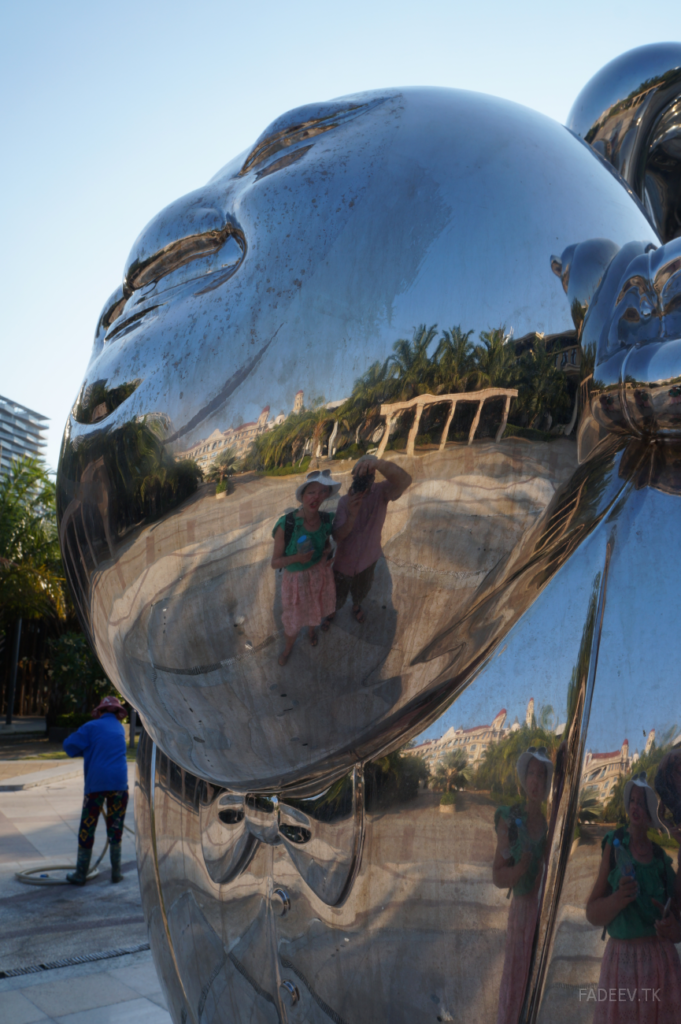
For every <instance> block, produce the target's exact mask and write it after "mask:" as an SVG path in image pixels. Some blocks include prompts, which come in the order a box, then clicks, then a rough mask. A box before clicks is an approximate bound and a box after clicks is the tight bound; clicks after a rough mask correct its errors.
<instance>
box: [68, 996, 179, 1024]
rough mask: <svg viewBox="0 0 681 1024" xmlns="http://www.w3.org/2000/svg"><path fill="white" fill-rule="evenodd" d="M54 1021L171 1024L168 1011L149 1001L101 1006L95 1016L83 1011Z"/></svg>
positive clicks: (69, 1023)
mask: <svg viewBox="0 0 681 1024" xmlns="http://www.w3.org/2000/svg"><path fill="white" fill-rule="evenodd" d="M54 1020H55V1021H56V1024H131V1022H134V1024H172V1019H171V1016H170V1014H169V1013H168V1011H167V1010H163V1009H162V1008H161V1007H160V1006H158V1005H157V1004H156V1003H153V1002H151V1001H150V1000H149V999H136V1000H134V1001H133V1002H126V1003H117V1004H116V1005H114V1006H102V1007H100V1008H99V1009H98V1010H97V1011H96V1016H95V1015H94V1014H93V1013H92V1011H90V1010H85V1011H83V1012H81V1013H70V1014H67V1016H65V1017H55V1018H54Z"/></svg>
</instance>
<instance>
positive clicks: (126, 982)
mask: <svg viewBox="0 0 681 1024" xmlns="http://www.w3.org/2000/svg"><path fill="white" fill-rule="evenodd" d="M0 1021H2V1022H3V1024H34V1022H45V1024H50V1022H54V1024H171V1018H170V1014H169V1013H168V1011H167V1010H166V1009H165V1003H164V1000H163V994H162V993H161V988H160V985H159V983H158V978H157V976H156V970H155V968H154V964H153V962H152V959H151V953H150V952H148V951H147V952H142V953H132V954H129V955H127V956H122V957H117V958H116V959H115V960H104V961H99V962H97V963H93V964H81V965H79V966H77V967H62V968H59V969H58V970H53V971H43V972H41V973H40V974H27V975H24V976H22V977H19V978H5V979H3V980H0Z"/></svg>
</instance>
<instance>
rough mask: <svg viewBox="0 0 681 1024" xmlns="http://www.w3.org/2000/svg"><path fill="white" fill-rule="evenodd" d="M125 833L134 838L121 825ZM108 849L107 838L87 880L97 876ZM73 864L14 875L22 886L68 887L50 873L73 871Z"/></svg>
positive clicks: (19, 872) (50, 866)
mask: <svg viewBox="0 0 681 1024" xmlns="http://www.w3.org/2000/svg"><path fill="white" fill-rule="evenodd" d="M123 828H124V829H125V831H126V832H129V833H130V835H131V836H134V834H135V833H134V832H133V830H132V829H131V828H128V826H127V825H125V824H124V825H123ZM108 849H109V840H108V838H107V840H106V843H105V844H104V849H103V850H102V852H101V853H100V855H99V857H98V859H97V860H96V861H95V863H94V864H93V865H92V867H91V868H90V870H89V871H88V873H87V877H88V880H89V879H91V878H96V877H97V875H98V874H99V865H100V864H101V863H102V860H103V859H104V854H105V853H106V851H107V850H108ZM75 870H76V865H75V864H45V865H43V866H42V867H39V868H28V869H27V870H26V871H17V872H16V873H15V875H14V877H15V878H16V880H17V882H23V883H24V885H69V884H70V883H69V882H68V880H67V879H66V878H50V876H49V872H50V871H75Z"/></svg>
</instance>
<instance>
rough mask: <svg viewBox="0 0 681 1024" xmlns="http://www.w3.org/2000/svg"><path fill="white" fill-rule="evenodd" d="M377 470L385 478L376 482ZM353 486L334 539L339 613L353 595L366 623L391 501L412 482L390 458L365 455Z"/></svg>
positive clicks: (354, 607) (354, 606) (344, 499)
mask: <svg viewBox="0 0 681 1024" xmlns="http://www.w3.org/2000/svg"><path fill="white" fill-rule="evenodd" d="M376 470H378V472H379V473H380V474H381V475H382V476H384V477H385V479H384V480H381V481H380V482H379V483H376V480H375V478H376ZM352 477H353V480H352V487H351V488H350V491H349V492H348V494H344V495H343V497H342V498H341V499H340V501H339V502H338V508H337V510H336V518H335V521H334V530H333V536H334V539H335V541H336V543H337V545H338V547H337V550H336V559H335V562H334V566H333V568H334V576H335V580H336V611H338V609H339V608H342V607H343V605H344V604H345V602H346V600H347V597H348V594H351V595H352V614H353V615H354V617H355V618H356V619H357V621H358V622H364V612H363V610H362V602H363V601H364V599H365V598H366V596H367V594H368V593H369V591H370V590H371V584H372V583H373V580H374V569H375V568H376V562H377V561H378V559H379V558H380V557H381V554H382V551H381V532H382V530H383V524H384V522H385V515H386V511H387V507H388V502H389V501H397V499H398V498H399V497H401V495H402V494H404V492H405V491H406V489H407V487H408V486H409V484H410V483H411V477H410V476H409V473H405V471H404V470H403V469H400V467H399V466H396V465H395V463H394V462H388V461H387V460H386V459H376V458H374V456H373V455H364V456H363V457H362V458H361V459H359V461H358V462H357V464H356V465H355V468H354V469H353V471H352Z"/></svg>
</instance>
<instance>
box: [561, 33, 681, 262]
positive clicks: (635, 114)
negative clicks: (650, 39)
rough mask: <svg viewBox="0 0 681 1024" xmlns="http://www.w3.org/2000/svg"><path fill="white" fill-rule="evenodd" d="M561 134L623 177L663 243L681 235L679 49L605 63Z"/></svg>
mask: <svg viewBox="0 0 681 1024" xmlns="http://www.w3.org/2000/svg"><path fill="white" fill-rule="evenodd" d="M567 126H568V128H569V129H570V130H571V131H573V132H575V133H576V134H577V135H579V136H580V137H581V138H582V139H584V140H585V142H588V143H589V145H591V146H593V148H594V149H595V150H596V151H597V152H598V153H600V155H601V156H602V157H603V158H604V159H605V160H607V161H608V162H609V163H611V164H612V166H613V167H614V168H615V169H616V170H617V171H618V172H619V173H620V174H621V175H622V177H623V178H624V180H625V181H626V182H627V184H628V185H630V186H631V188H632V189H633V191H634V193H635V194H636V195H637V196H638V198H639V199H640V200H641V202H642V203H643V204H644V206H645V208H646V210H647V212H648V215H649V216H650V219H651V221H652V223H653V224H654V225H655V228H656V229H657V231H658V233H659V235H660V237H661V238H662V240H663V241H664V242H667V241H669V240H670V239H672V238H677V237H678V236H679V235H681V43H651V44H649V45H647V46H639V47H637V48H636V49H634V50H629V51H628V52H627V53H623V54H621V55H620V56H619V57H616V58H615V59H614V60H611V61H610V63H609V64H606V65H605V67H603V68H601V70H600V71H599V72H598V73H597V74H595V75H594V77H593V78H592V79H591V80H590V81H589V82H587V84H586V85H585V86H584V88H583V89H582V91H581V92H580V94H579V96H578V97H577V99H576V100H575V102H574V105H573V107H572V110H571V111H570V114H569V116H568V120H567Z"/></svg>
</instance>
